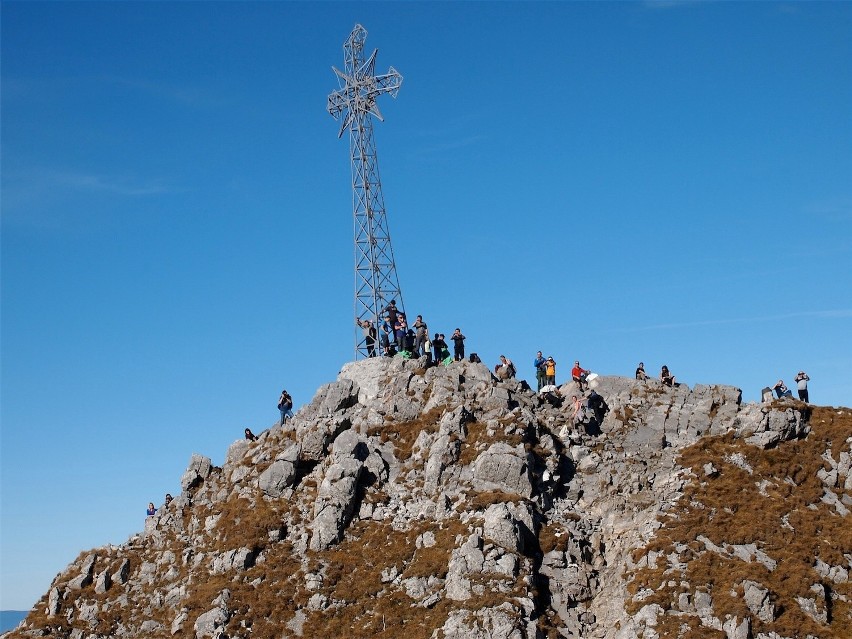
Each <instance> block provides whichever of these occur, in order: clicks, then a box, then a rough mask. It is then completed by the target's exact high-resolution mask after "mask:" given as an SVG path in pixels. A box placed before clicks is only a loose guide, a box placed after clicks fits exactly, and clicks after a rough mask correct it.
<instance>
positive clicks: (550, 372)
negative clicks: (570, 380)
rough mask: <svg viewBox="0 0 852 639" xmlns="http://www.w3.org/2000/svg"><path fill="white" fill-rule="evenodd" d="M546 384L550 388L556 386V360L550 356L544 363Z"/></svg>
mask: <svg viewBox="0 0 852 639" xmlns="http://www.w3.org/2000/svg"><path fill="white" fill-rule="evenodd" d="M544 383H545V384H547V385H548V386H556V360H555V359H553V356H548V358H547V360H546V361H545V362H544Z"/></svg>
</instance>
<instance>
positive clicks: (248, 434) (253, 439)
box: [246, 428, 257, 442]
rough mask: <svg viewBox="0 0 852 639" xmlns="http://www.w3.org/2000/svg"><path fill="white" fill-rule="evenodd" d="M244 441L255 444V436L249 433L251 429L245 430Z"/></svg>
mask: <svg viewBox="0 0 852 639" xmlns="http://www.w3.org/2000/svg"><path fill="white" fill-rule="evenodd" d="M246 439H247V440H249V441H250V442H256V441H257V435H255V434H254V433H253V432H251V428H246Z"/></svg>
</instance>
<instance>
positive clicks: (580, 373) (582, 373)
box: [571, 360, 589, 392]
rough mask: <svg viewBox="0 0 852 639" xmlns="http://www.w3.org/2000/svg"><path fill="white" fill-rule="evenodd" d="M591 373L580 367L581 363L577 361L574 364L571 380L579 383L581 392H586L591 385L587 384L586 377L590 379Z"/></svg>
mask: <svg viewBox="0 0 852 639" xmlns="http://www.w3.org/2000/svg"><path fill="white" fill-rule="evenodd" d="M588 375H589V371H587V370H586V369H585V368H582V367H581V366H580V361H579V360H577V361H576V362H574V368H572V369H571V379H572V380H574V381H575V382H577V386H579V388H580V392H582V391H584V390H586V389H587V388H588V387H589V385H588V384H587V383H586V377H588Z"/></svg>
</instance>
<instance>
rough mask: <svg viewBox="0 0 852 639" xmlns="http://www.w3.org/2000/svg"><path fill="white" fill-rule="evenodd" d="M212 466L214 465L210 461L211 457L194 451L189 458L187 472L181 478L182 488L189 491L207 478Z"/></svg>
mask: <svg viewBox="0 0 852 639" xmlns="http://www.w3.org/2000/svg"><path fill="white" fill-rule="evenodd" d="M212 468H213V465H212V464H211V463H210V458H208V457H205V456H204V455H199V454H197V453H193V455H192V457H190V459H189V466H187V468H186V472H184V474H183V476H182V477H181V478H180V487H181V489H182V490H184V491H188V490H190V489H192V488H195V487H196V486H198V485H199V484H200V483H201V482H203V481H204V480H205V479H207V477H208V476H209V475H210V471H211V470H212Z"/></svg>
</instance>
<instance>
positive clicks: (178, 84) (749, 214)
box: [0, 1, 852, 609]
mask: <svg viewBox="0 0 852 639" xmlns="http://www.w3.org/2000/svg"><path fill="white" fill-rule="evenodd" d="M0 10H1V11H2V34H1V35H2V52H0V53H2V442H1V443H2V451H0V454H2V459H1V460H0V461H2V470H0V473H2V475H0V478H1V479H2V494H0V497H2V503H1V504H0V509H2V517H0V519H2V523H0V535H2V537H0V574H2V582H0V608H2V609H27V608H29V607H30V606H32V605H33V604H34V603H35V601H36V600H37V598H38V597H39V596H40V595H42V594H43V593H44V592H46V590H47V588H48V586H49V584H50V581H51V579H52V578H53V577H54V575H55V574H56V573H57V572H59V571H60V570H62V569H63V568H64V567H65V566H66V565H67V563H68V562H70V561H71V560H72V559H74V558H75V557H76V556H77V554H78V553H79V552H80V551H81V550H83V549H88V548H91V547H94V546H97V545H100V544H104V543H120V542H123V541H125V540H126V539H127V537H128V536H129V535H131V534H133V533H134V532H137V531H139V530H141V528H142V526H143V520H144V511H145V506H146V504H147V503H148V501H154V502H155V503H157V504H158V505H159V504H160V503H162V498H163V495H164V494H165V493H166V492H171V493H173V494H175V493H177V492H179V491H180V485H179V481H180V475H181V474H182V472H183V470H184V468H185V467H186V464H187V462H188V460H189V458H190V455H191V454H192V453H193V452H199V453H202V454H205V455H208V456H210V457H211V458H212V459H213V461H214V463H222V461H223V458H224V454H225V451H226V448H227V446H228V445H229V444H230V443H231V442H232V441H233V440H235V439H237V438H239V437H240V436H241V433H242V430H243V428H245V427H246V426H248V427H251V428H252V429H253V430H255V432H258V431H260V430H263V429H265V428H267V427H269V426H271V425H272V424H273V422H274V421H275V420H276V418H277V410H276V408H275V403H276V400H277V397H278V394H279V392H280V391H281V389H282V388H285V387H286V388H287V389H288V390H290V392H291V393H292V394H293V396H294V398H295V400H296V404H297V406H298V405H299V404H301V403H304V402H307V401H309V400H310V398H311V397H312V395H313V394H314V392H315V390H316V389H317V388H318V387H319V386H320V385H322V384H324V383H327V382H330V381H333V380H334V379H335V377H336V375H337V372H338V370H339V369H340V367H341V366H342V364H344V363H345V362H347V361H349V360H350V359H352V357H353V347H354V322H353V295H354V293H353V281H354V273H353V237H352V217H351V216H352V204H351V203H352V195H351V191H350V168H349V163H348V143H347V141H346V140H345V139H344V140H338V139H337V130H338V124H337V123H336V122H335V121H333V120H332V118H331V117H330V116H329V115H328V113H326V111H325V106H326V96H327V95H328V94H329V93H330V92H331V91H333V90H335V89H336V88H337V82H336V78H335V76H334V75H333V74H332V72H331V66H332V65H335V66H337V67H339V68H342V67H343V51H342V45H343V42H344V40H345V39H346V37H347V36H348V34H349V32H350V31H351V30H352V28H353V26H354V25H355V23H357V22H360V23H361V24H363V25H364V26H365V27H366V29H367V30H368V32H369V35H368V37H367V46H366V49H367V51H368V52H371V51H372V49H373V48H378V49H379V55H378V62H377V65H376V69H377V71H378V72H380V73H384V72H386V70H387V68H388V66H391V65H392V66H394V67H395V68H396V69H397V70H399V72H400V73H401V74H402V75H403V77H404V81H403V85H402V88H401V90H400V92H399V96H398V98H397V99H396V100H391V99H390V98H388V97H387V96H385V98H383V99H382V100H381V102H380V108H381V110H382V112H383V114H384V116H385V118H386V121H385V122H384V123H377V125H376V144H377V148H378V154H379V165H380V170H381V177H382V182H383V187H384V198H385V203H386V207H387V212H388V222H389V227H390V232H391V236H392V240H393V247H394V252H395V255H396V260H397V267H398V272H399V277H400V282H401V285H402V289H403V294H404V299H405V302H406V308H407V310H408V312H409V314H418V313H420V314H422V315H423V316H424V317H425V319H426V320H427V322H428V323H429V325H430V328H431V329H432V330H433V331H441V332H444V333H446V334H449V333H451V332H452V330H453V328H455V327H456V326H458V327H461V329H462V331H463V332H464V333H465V334H466V335H467V336H468V341H467V345H468V352H470V351H475V352H477V353H479V354H480V355H481V356H482V358H483V360H484V361H485V362H486V363H489V364H493V363H494V362H496V360H497V358H498V356H499V355H500V354H501V353H505V354H506V355H508V356H509V357H510V358H512V359H514V360H515V362H516V364H517V366H518V369H519V371H520V373H521V375H522V376H526V377H528V378H529V379H532V377H533V373H532V368H531V362H532V359H533V357H534V354H535V351H536V350H538V349H541V350H542V351H544V352H545V354H550V355H553V356H554V357H555V358H556V360H557V362H558V369H557V377H558V378H559V379H560V380H564V379H565V375H566V374H567V373H568V369H569V368H570V364H571V363H572V362H573V360H574V359H577V358H579V359H580V360H581V361H582V363H583V364H584V365H585V366H586V367H587V368H590V369H592V370H595V371H597V372H600V373H603V374H615V375H632V372H633V370H634V368H635V366H636V363H637V362H638V361H640V360H642V361H644V362H645V364H646V368H647V369H648V370H649V371H651V372H653V373H655V374H656V373H657V372H658V371H659V369H660V366H661V365H662V364H668V366H669V368H670V369H671V370H672V372H673V373H674V374H675V375H676V376H677V377H678V379H679V380H681V381H683V382H685V383H687V384H689V385H693V384H696V383H725V384H731V385H735V386H738V387H740V388H742V389H743V395H744V399H745V400H748V401H753V400H756V399H757V398H758V395H759V391H760V389H761V388H762V387H763V386H765V385H771V384H772V383H774V382H775V381H776V380H777V379H778V378H779V377H780V378H783V379H785V380H786V382H787V383H788V385H791V386H792V378H793V376H794V375H795V374H796V372H797V371H798V370H799V369H804V370H806V371H807V372H808V373H809V375H810V377H811V398H812V400H813V401H814V402H816V403H820V404H830V405H846V406H849V405H852V367H850V364H852V339H850V337H849V336H850V333H851V332H852V330H851V329H852V276H851V275H850V273H852V4H850V3H841V2H834V3H832V2H820V3H772V2H759V3H758V2H753V3H734V2H725V3H703V2H689V3H677V2H660V3H639V2H635V3H603V2H602V3H532V2H530V3H366V4H359V3H345V4H337V3H283V2H281V3H276V2H268V3H224V2H223V3H202V2H199V3H195V2H193V3H103V4H92V3H67V4H66V3H20V2H5V1H4V2H3V3H2V6H0Z"/></svg>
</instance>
